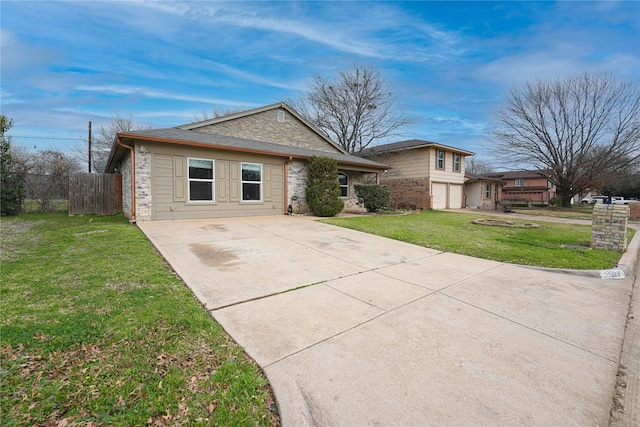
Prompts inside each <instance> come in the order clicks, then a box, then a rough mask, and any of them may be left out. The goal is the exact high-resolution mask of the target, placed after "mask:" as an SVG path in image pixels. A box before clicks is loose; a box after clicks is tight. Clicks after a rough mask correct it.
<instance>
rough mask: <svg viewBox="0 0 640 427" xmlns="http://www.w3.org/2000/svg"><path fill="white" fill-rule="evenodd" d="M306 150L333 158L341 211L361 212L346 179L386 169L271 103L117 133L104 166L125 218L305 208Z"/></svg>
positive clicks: (267, 212)
mask: <svg viewBox="0 0 640 427" xmlns="http://www.w3.org/2000/svg"><path fill="white" fill-rule="evenodd" d="M311 156H327V157H330V158H333V159H335V160H336V161H337V162H338V168H339V176H338V180H339V182H340V185H341V192H342V198H343V200H344V202H345V211H360V210H362V208H361V207H360V206H359V205H358V203H357V197H356V195H355V192H354V190H353V186H354V184H357V183H360V182H363V181H364V180H365V177H366V178H367V181H369V180H370V177H371V174H374V176H377V174H378V173H380V172H382V171H383V170H385V169H386V168H387V166H385V165H382V164H380V163H377V162H374V161H371V160H367V159H362V158H360V157H356V156H353V155H350V154H348V153H346V152H345V151H344V150H342V149H341V148H340V147H339V146H338V145H337V144H335V143H334V142H333V141H332V140H331V139H329V138H328V137H327V136H326V135H324V134H323V133H321V132H320V131H319V130H317V129H316V128H315V127H314V126H312V125H311V124H310V123H309V122H307V121H306V120H305V119H304V118H302V117H301V116H300V115H299V114H298V113H297V112H295V111H294V110H293V109H292V108H291V107H289V106H288V105H287V104H285V103H278V104H273V105H268V106H265V107H261V108H256V109H253V110H248V111H244V112H240V113H235V114H230V115H227V116H223V117H218V118H214V119H211V120H205V121H201V122H197V123H191V124H187V125H183V126H178V127H174V128H164V129H150V130H141V131H134V132H122V133H119V134H118V135H117V137H116V140H115V141H114V145H113V147H112V149H111V153H110V155H109V160H108V162H107V167H106V172H107V173H114V172H115V173H120V174H122V199H123V200H122V204H123V212H124V214H125V216H127V217H128V218H129V219H130V220H131V221H132V222H136V221H147V220H166V219H190V218H214V217H240V216H260V215H282V214H286V213H288V211H289V209H291V210H292V211H293V213H308V212H309V209H308V206H307V203H306V197H305V188H306V182H307V167H306V159H308V158H309V157H311ZM376 179H377V178H376Z"/></svg>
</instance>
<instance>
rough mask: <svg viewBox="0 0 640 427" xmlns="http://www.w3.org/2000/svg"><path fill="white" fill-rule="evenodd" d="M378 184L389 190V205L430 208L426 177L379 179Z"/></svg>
mask: <svg viewBox="0 0 640 427" xmlns="http://www.w3.org/2000/svg"><path fill="white" fill-rule="evenodd" d="M380 184H384V185H388V186H389V190H391V197H390V199H389V204H390V205H391V207H395V208H415V209H431V195H430V193H429V179H428V178H400V179H381V180H380Z"/></svg>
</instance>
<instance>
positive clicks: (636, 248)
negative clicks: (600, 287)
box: [521, 227, 640, 279]
mask: <svg viewBox="0 0 640 427" xmlns="http://www.w3.org/2000/svg"><path fill="white" fill-rule="evenodd" d="M634 228H635V230H636V234H635V235H634V236H633V239H631V242H630V243H629V246H627V250H626V251H625V252H624V253H623V254H622V256H621V257H620V261H618V265H617V266H616V268H612V269H609V270H569V269H562V268H546V267H535V266H527V265H525V266H522V265H521V267H528V268H532V269H534V270H542V271H553V272H556V273H565V274H571V275H574V276H583V277H599V278H602V279H616V278H620V279H624V278H625V277H632V276H634V275H635V274H636V273H637V272H636V271H635V267H636V262H637V261H638V254H639V253H640V229H638V228H636V227H634ZM620 272H622V273H623V275H620Z"/></svg>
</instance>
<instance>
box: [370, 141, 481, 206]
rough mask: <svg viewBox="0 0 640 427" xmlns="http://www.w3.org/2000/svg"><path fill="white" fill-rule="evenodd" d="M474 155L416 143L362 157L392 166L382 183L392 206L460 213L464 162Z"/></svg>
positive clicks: (380, 147)
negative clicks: (388, 192)
mask: <svg viewBox="0 0 640 427" xmlns="http://www.w3.org/2000/svg"><path fill="white" fill-rule="evenodd" d="M473 154H474V153H472V152H470V151H466V150H462V149H459V148H455V147H449V146H447V145H443V144H438V143H436V142H430V141H423V140H419V139H412V140H408V141H401V142H395V143H392V144H385V145H378V146H376V147H372V148H367V149H365V150H363V151H362V153H361V154H360V155H361V156H363V157H366V158H369V159H372V160H375V161H376V162H380V163H383V164H387V165H389V166H390V169H389V170H388V172H387V173H385V174H384V175H382V176H381V177H380V183H381V184H386V185H388V186H389V188H390V190H391V200H390V204H391V205H392V206H394V207H408V208H415V209H459V208H462V207H463V206H464V189H463V187H464V159H465V157H466V156H473Z"/></svg>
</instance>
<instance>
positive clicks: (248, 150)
mask: <svg viewBox="0 0 640 427" xmlns="http://www.w3.org/2000/svg"><path fill="white" fill-rule="evenodd" d="M118 136H119V137H120V138H127V139H131V140H141V141H151V142H164V143H168V144H176V145H184V146H190V147H202V148H209V149H218V150H226V151H236V152H242V153H252V154H264V155H269V156H276V157H284V158H295V159H308V158H309V157H311V155H303V154H292V153H279V152H277V151H270V150H259V149H251V148H242V147H233V146H229V145H222V144H214V143H208V142H198V141H184V140H180V139H172V138H162V137H157V136H146V135H136V134H127V133H119V134H118ZM116 146H117V144H116ZM327 154H331V153H327ZM329 157H330V156H329ZM109 160H110V161H111V156H110V157H109ZM336 161H337V162H338V164H341V165H353V166H358V167H361V168H369V169H374V170H384V169H390V167H389V166H387V165H384V164H382V163H378V164H377V165H371V164H367V163H360V162H356V161H349V160H337V159H336ZM107 164H108V165H109V164H110V162H108V163H107Z"/></svg>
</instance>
